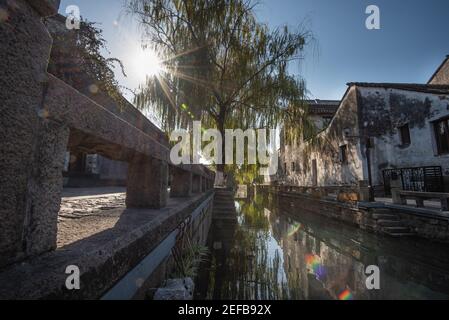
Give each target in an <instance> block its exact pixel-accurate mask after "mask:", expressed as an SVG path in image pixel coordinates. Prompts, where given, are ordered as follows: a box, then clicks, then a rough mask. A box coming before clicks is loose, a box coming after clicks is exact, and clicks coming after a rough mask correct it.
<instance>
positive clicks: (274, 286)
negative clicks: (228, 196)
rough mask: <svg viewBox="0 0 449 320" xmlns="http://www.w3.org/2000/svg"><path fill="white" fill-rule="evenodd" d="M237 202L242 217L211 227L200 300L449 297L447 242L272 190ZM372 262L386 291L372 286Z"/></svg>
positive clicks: (199, 286)
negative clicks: (326, 210) (310, 208)
mask: <svg viewBox="0 0 449 320" xmlns="http://www.w3.org/2000/svg"><path fill="white" fill-rule="evenodd" d="M235 205H236V209H237V217H236V219H228V220H225V221H224V220H219V221H214V223H213V225H212V227H211V231H210V233H209V239H208V246H209V250H210V255H209V258H208V259H207V261H206V262H205V263H203V264H202V266H201V268H200V270H199V273H198V277H197V279H196V289H195V298H196V299H251V300H258V299H295V300H304V299H326V300H327V299H337V300H338V299H339V300H358V299H449V246H447V245H443V244H438V243H432V242H430V241H425V240H420V239H411V238H401V239H397V238H390V237H385V236H377V235H375V234H371V233H367V232H365V231H362V230H360V229H358V228H355V227H351V226H348V225H346V224H342V223H340V222H338V221H331V220H329V219H328V218H325V217H322V216H319V215H314V214H310V213H306V212H304V211H303V210H301V209H299V208H298V205H297V204H295V203H293V202H291V201H290V200H288V199H284V198H277V197H273V196H271V195H270V196H268V195H265V194H264V195H257V196H256V197H254V198H253V199H249V200H245V201H236V203H235ZM370 265H374V266H377V267H378V268H379V283H380V289H379V290H375V289H374V290H369V289H368V288H367V285H366V280H367V275H366V274H365V272H366V268H367V267H368V266H370ZM368 275H369V274H368ZM370 283H373V282H370Z"/></svg>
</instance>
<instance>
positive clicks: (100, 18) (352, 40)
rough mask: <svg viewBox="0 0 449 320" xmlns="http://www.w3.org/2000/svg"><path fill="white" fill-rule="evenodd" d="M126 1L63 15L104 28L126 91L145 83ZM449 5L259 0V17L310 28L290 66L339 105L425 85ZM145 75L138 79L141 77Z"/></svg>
mask: <svg viewBox="0 0 449 320" xmlns="http://www.w3.org/2000/svg"><path fill="white" fill-rule="evenodd" d="M123 2H124V0H97V1H92V0H62V1H61V6H60V13H62V14H64V12H65V8H66V7H67V6H68V5H78V6H79V8H80V11H81V15H82V16H83V17H85V18H87V19H88V20H90V21H97V22H99V23H101V28H102V29H103V30H104V36H105V39H106V40H107V41H108V47H109V50H110V52H111V56H114V57H117V58H119V59H121V60H122V61H123V62H124V64H125V69H126V71H127V73H128V78H123V77H121V76H119V75H118V76H119V80H120V81H121V83H123V84H124V85H126V86H128V87H129V88H135V87H136V86H137V85H138V84H139V82H140V81H141V72H140V73H139V70H138V66H136V64H135V60H136V59H135V52H136V51H137V50H138V48H139V39H140V33H139V29H138V26H137V25H136V24H135V23H134V22H133V20H132V18H131V17H128V16H126V15H124V14H123V9H122V5H123ZM371 4H374V5H377V6H378V7H379V8H380V15H381V16H380V22H381V29H380V30H367V29H366V28H365V20H366V18H367V16H368V15H367V14H365V9H366V7H367V6H368V5H371ZM448 13H449V1H448V0H427V1H423V0H421V1H418V0H407V1H404V0H371V1H365V0H338V1H336V0H313V1H312V0H278V1H275V0H265V1H264V0H262V1H260V5H259V6H258V7H257V8H256V15H257V17H258V18H259V19H260V21H263V22H265V23H267V24H268V25H269V26H270V27H278V26H282V25H288V26H290V27H292V28H296V27H298V26H300V25H305V27H306V28H308V29H310V31H311V32H312V33H313V35H314V38H315V40H314V41H313V43H311V44H310V45H309V46H308V48H307V50H306V52H305V59H304V60H302V61H301V62H300V63H299V64H295V65H292V66H291V72H293V73H297V74H300V75H301V76H302V77H304V78H305V80H306V82H307V87H308V90H309V91H310V96H311V98H318V99H341V98H342V96H343V94H344V92H345V90H346V83H347V82H355V81H367V82H411V83H425V82H427V80H428V79H429V77H430V76H431V75H432V73H433V72H434V71H435V69H436V68H437V67H438V66H439V65H440V63H441V62H442V60H443V59H444V57H445V56H446V55H448V54H449V18H448ZM139 74H140V76H139Z"/></svg>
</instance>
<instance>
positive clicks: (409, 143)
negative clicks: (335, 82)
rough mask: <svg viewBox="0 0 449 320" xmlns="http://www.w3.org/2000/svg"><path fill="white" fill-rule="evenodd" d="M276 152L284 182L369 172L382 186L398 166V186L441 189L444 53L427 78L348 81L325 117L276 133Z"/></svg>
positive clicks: (446, 89) (448, 176)
mask: <svg viewBox="0 0 449 320" xmlns="http://www.w3.org/2000/svg"><path fill="white" fill-rule="evenodd" d="M315 116H316V115H315ZM326 122H327V121H325V119H323V123H324V124H325V123H326ZM367 149H368V150H367ZM280 158H281V159H280V163H281V164H282V173H283V182H284V183H287V184H293V185H300V186H347V185H358V184H359V183H360V182H361V181H365V182H367V181H369V180H370V179H369V178H370V175H371V180H372V185H373V186H374V187H375V189H376V190H377V191H378V192H379V193H387V194H388V193H389V178H390V177H391V175H392V174H398V175H399V176H400V177H401V180H402V183H403V187H404V189H409V190H419V191H444V190H446V191H447V190H449V58H446V59H445V60H444V62H443V63H442V65H441V66H440V67H439V68H438V70H437V71H436V72H435V74H434V75H433V76H432V77H431V79H430V80H429V82H428V83H427V84H403V83H359V82H354V83H348V89H347V91H346V93H345V95H344V97H343V99H342V100H341V101H340V102H339V104H338V108H337V110H336V112H335V114H334V116H333V117H332V119H331V120H330V121H329V124H328V125H327V126H326V127H325V128H324V129H323V130H322V131H320V132H317V134H316V135H314V136H313V137H312V138H309V139H305V138H304V137H299V138H298V139H297V141H293V142H291V143H288V144H287V143H285V140H284V139H281V149H280Z"/></svg>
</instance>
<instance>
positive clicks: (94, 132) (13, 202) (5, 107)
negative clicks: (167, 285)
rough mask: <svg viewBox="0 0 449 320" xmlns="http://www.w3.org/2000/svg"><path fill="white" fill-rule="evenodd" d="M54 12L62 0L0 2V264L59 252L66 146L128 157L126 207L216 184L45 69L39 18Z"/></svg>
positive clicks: (47, 40)
mask: <svg viewBox="0 0 449 320" xmlns="http://www.w3.org/2000/svg"><path fill="white" fill-rule="evenodd" d="M58 8H59V0H16V1H12V2H6V4H5V7H4V8H3V7H2V10H5V12H6V14H7V15H8V19H7V20H5V21H2V22H1V23H0V36H1V38H2V40H3V41H2V46H1V49H0V68H1V70H2V71H3V72H2V75H1V76H0V86H1V88H2V90H1V93H0V95H1V96H0V98H1V100H2V107H1V108H2V113H1V117H0V134H1V137H2V141H1V142H0V153H1V154H2V158H1V160H0V172H1V177H0V182H1V184H0V185H1V192H0V194H1V195H0V267H2V266H5V265H9V264H11V263H14V262H17V261H21V260H24V259H26V258H28V257H32V256H36V255H40V254H42V253H44V252H48V251H51V250H53V249H55V248H56V231H57V220H58V212H59V207H60V201H61V192H62V185H63V177H62V171H63V164H64V156H65V152H66V150H67V149H74V148H75V149H80V150H83V151H85V152H90V153H97V154H101V155H104V156H106V157H108V158H110V159H113V160H120V161H126V162H127V163H128V180H127V191H126V206H127V207H128V208H152V209H160V208H163V207H165V206H166V204H167V198H168V197H169V196H172V197H188V196H190V195H191V194H192V193H201V192H206V191H208V190H210V189H212V188H213V181H214V173H213V172H212V171H210V170H209V169H207V168H206V167H204V166H198V165H191V166H173V165H172V164H171V163H170V161H169V144H168V141H167V138H166V137H165V135H164V134H163V133H162V132H160V131H159V130H158V129H157V128H156V127H155V126H154V125H145V126H143V125H142V126H138V125H136V124H131V123H129V122H127V121H126V120H124V119H123V118H121V117H120V116H119V115H117V114H115V113H113V112H111V111H110V110H108V109H106V108H104V107H103V106H102V105H99V104H98V103H96V102H94V101H93V100H91V99H90V98H89V97H87V96H85V95H83V94H81V93H80V92H79V91H77V90H76V89H74V88H73V87H71V86H69V85H68V84H66V83H65V82H63V81H61V80H60V79H58V78H56V77H54V76H53V75H50V74H48V73H47V65H48V61H49V56H50V50H51V46H52V39H51V37H50V35H49V33H48V31H47V29H46V27H45V25H44V23H43V22H42V18H43V17H46V16H50V15H54V14H56V13H57V11H58ZM141 121H148V120H147V119H145V118H144V117H143V116H142V119H141ZM148 124H150V123H149V121H148ZM169 167H171V173H172V174H171V176H172V177H173V179H172V181H171V188H170V190H171V191H170V194H168V192H167V190H168V184H169V182H168V176H169Z"/></svg>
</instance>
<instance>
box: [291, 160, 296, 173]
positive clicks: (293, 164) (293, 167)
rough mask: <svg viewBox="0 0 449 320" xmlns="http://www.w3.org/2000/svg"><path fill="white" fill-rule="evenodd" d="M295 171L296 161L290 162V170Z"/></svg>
mask: <svg viewBox="0 0 449 320" xmlns="http://www.w3.org/2000/svg"><path fill="white" fill-rule="evenodd" d="M295 171H296V163H294V162H292V172H295Z"/></svg>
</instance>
